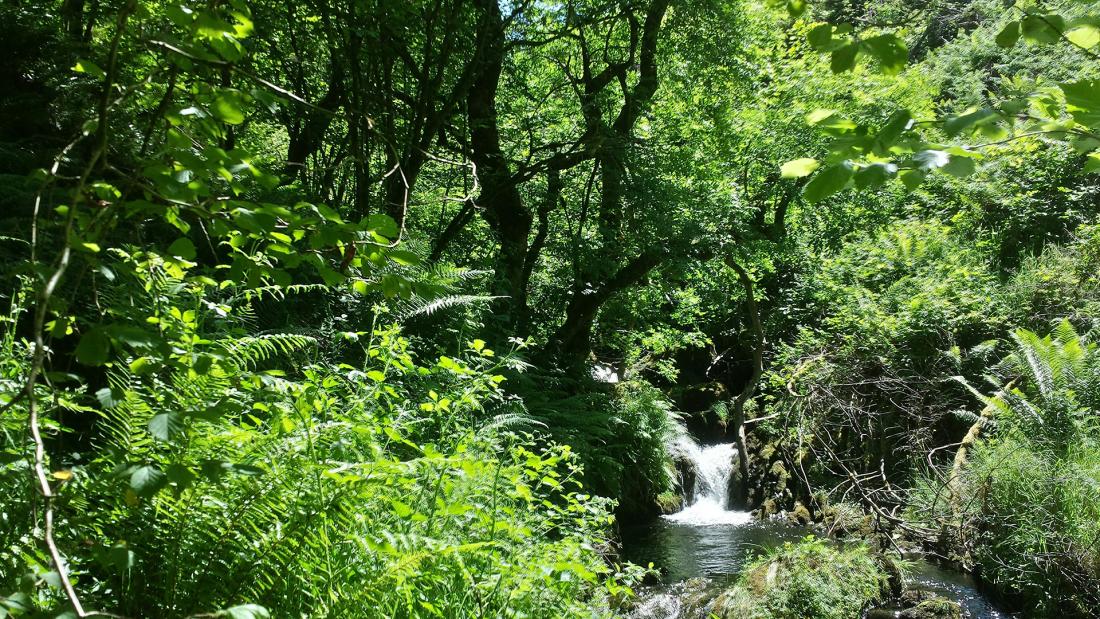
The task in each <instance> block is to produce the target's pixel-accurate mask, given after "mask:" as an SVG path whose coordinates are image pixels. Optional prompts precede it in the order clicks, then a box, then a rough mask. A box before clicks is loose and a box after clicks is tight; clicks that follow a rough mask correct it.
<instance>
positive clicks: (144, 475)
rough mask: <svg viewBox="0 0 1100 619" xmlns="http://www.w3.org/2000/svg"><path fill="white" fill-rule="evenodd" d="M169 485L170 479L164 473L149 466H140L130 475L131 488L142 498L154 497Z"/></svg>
mask: <svg viewBox="0 0 1100 619" xmlns="http://www.w3.org/2000/svg"><path fill="white" fill-rule="evenodd" d="M167 483H168V477H167V476H166V475H165V474H164V472H163V471H161V470H160V469H158V468H156V467H155V466H151V465H148V464H147V465H145V466H139V467H138V468H136V469H134V472H133V473H131V474H130V488H132V489H133V490H134V494H136V495H138V496H140V497H150V496H153V495H154V494H156V493H157V492H158V491H159V490H160V489H161V488H163V487H164V486H165V484H167Z"/></svg>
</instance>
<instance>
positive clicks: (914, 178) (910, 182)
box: [898, 169, 928, 190]
mask: <svg viewBox="0 0 1100 619" xmlns="http://www.w3.org/2000/svg"><path fill="white" fill-rule="evenodd" d="M927 176H928V170H923V169H921V170H902V172H901V174H898V178H900V179H901V184H902V185H905V188H906V189H910V190H912V189H916V188H917V187H920V185H921V183H923V182H924V179H925V177H927Z"/></svg>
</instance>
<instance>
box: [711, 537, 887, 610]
mask: <svg viewBox="0 0 1100 619" xmlns="http://www.w3.org/2000/svg"><path fill="white" fill-rule="evenodd" d="M889 595H890V576H889V574H888V573H887V572H886V571H885V570H883V569H882V566H881V565H880V564H879V562H878V561H876V559H875V557H874V556H873V555H872V554H871V552H870V551H869V550H868V549H867V548H866V547H864V546H850V547H847V548H839V547H837V546H835V545H833V544H830V543H828V542H826V541H823V540H820V539H815V538H813V537H810V538H807V539H805V540H803V541H802V542H800V543H798V544H786V545H784V546H783V547H782V548H779V549H776V550H774V551H772V552H771V553H769V554H768V555H767V556H765V557H762V558H761V559H758V560H757V561H755V562H753V563H752V564H751V565H749V566H748V568H747V569H746V570H745V571H744V572H743V573H742V575H741V577H740V578H739V579H738V581H737V583H736V584H735V585H734V586H733V587H731V588H729V589H727V590H726V591H724V592H723V593H722V595H720V596H719V597H718V598H717V599H716V600H715V601H714V605H713V607H712V608H711V612H712V613H714V615H715V616H717V617H720V618H721V619H789V618H790V619H793V618H795V617H798V618H801V619H851V618H852V617H859V616H860V614H861V613H862V612H863V611H864V610H865V609H867V608H870V607H871V606H874V605H876V604H879V603H881V602H882V601H883V600H885V599H887V598H888V597H889Z"/></svg>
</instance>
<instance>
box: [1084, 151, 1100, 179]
mask: <svg viewBox="0 0 1100 619" xmlns="http://www.w3.org/2000/svg"><path fill="white" fill-rule="evenodd" d="M1084 172H1085V173H1086V174H1093V173H1096V172H1100V153H1089V156H1088V157H1087V158H1086V159H1085V167H1084Z"/></svg>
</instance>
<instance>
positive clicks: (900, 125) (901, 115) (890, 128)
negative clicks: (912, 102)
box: [873, 110, 913, 156]
mask: <svg viewBox="0 0 1100 619" xmlns="http://www.w3.org/2000/svg"><path fill="white" fill-rule="evenodd" d="M912 119H913V117H912V115H910V114H909V110H898V111H897V112H894V113H893V114H892V115H890V119H889V120H887V121H886V124H885V125H883V126H882V129H881V130H879V132H878V135H876V136H875V142H874V145H873V149H874V151H875V153H877V154H879V155H882V156H885V155H886V154H887V153H889V151H890V147H892V146H893V145H894V144H895V143H897V141H898V138H900V137H901V136H902V134H903V133H905V130H906V129H908V128H909V122H910V121H911V120H912Z"/></svg>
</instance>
